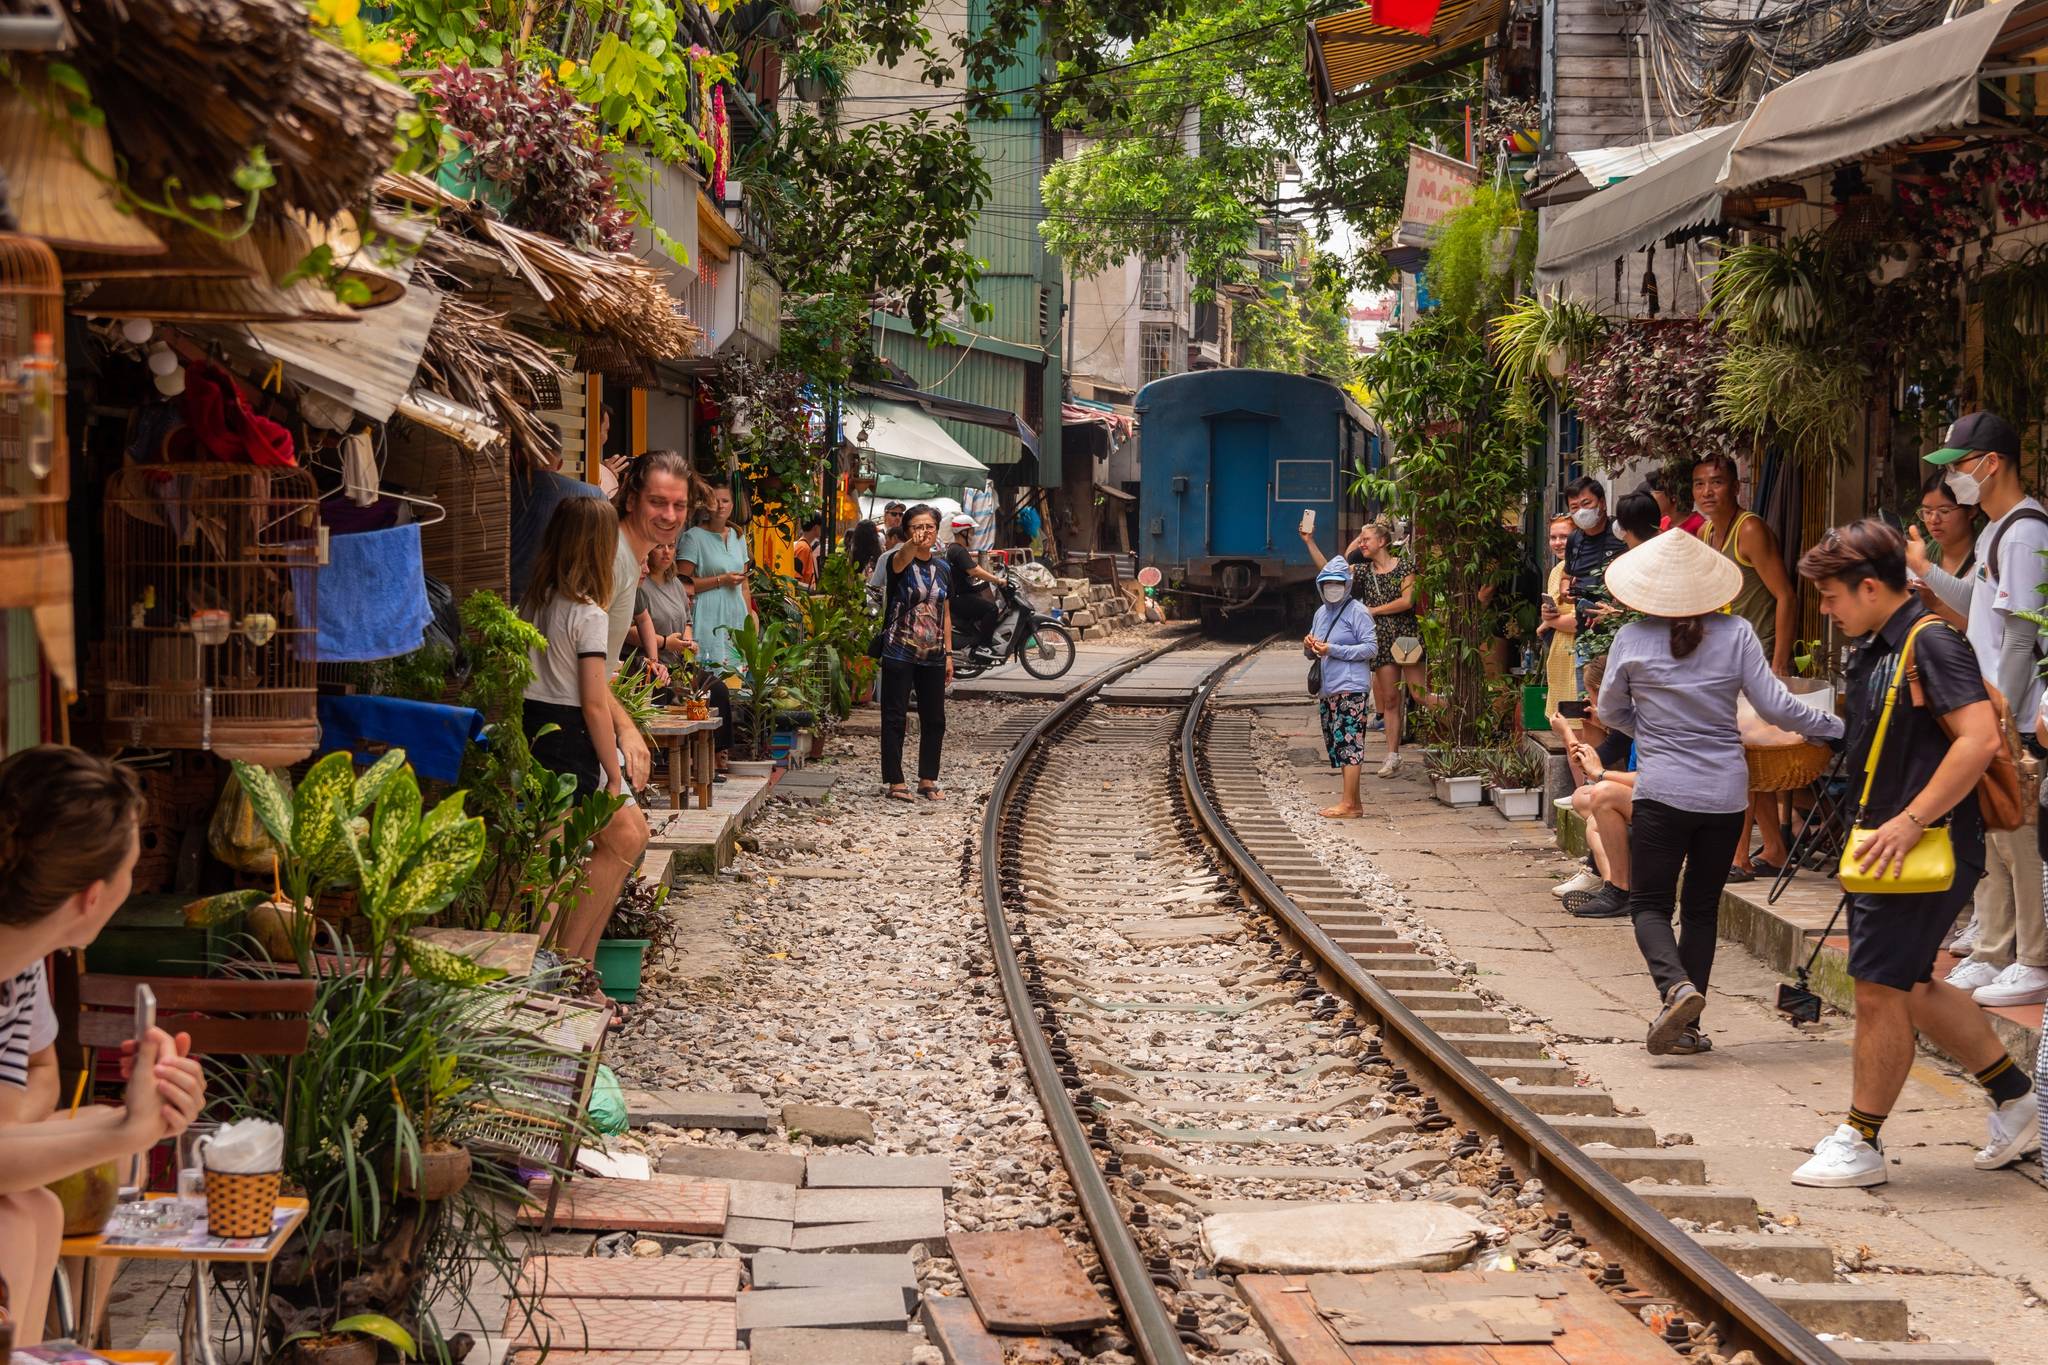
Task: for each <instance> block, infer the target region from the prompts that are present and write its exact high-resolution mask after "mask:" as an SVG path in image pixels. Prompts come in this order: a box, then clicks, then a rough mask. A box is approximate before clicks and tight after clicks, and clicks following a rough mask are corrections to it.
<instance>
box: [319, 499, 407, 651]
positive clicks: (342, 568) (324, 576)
mask: <svg viewBox="0 0 2048 1365" xmlns="http://www.w3.org/2000/svg"><path fill="white" fill-rule="evenodd" d="M432 619H433V612H432V610H431V609H430V608H429V607H428V605H427V572H426V569H425V567H424V566H423V564H422V562H421V559H420V528H419V527H418V526H393V527H392V528H390V529H389V530H386V531H363V532H359V533H358V534H356V535H352V536H333V537H330V538H329V540H328V542H327V563H326V564H324V565H322V566H321V568H320V578H319V622H320V630H319V635H318V643H317V645H316V648H317V650H318V652H317V654H316V655H315V656H314V657H316V658H318V659H319V661H320V662H321V663H323V664H339V663H359V662H362V661H364V660H368V659H395V658H397V657H398V656H399V655H401V654H410V653H412V652H413V651H414V650H416V649H418V648H419V647H420V641H421V640H422V639H424V638H425V636H426V633H427V623H428V622H429V621H430V620H432Z"/></svg>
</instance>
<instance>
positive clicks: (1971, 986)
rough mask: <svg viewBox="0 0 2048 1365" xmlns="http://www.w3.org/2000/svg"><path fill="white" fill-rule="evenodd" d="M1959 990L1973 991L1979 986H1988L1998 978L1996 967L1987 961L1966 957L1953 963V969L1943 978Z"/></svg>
mask: <svg viewBox="0 0 2048 1365" xmlns="http://www.w3.org/2000/svg"><path fill="white" fill-rule="evenodd" d="M1944 979H1945V980H1946V981H1947V982H1948V984H1949V985H1951V986H1954V987H1955V988H1956V989H1957V990H1959V991H1974V990H1976V989H1977V988H1978V987H1979V986H1988V985H1990V984H1991V983H1992V982H1994V981H1996V980H1998V968H1996V967H1994V966H1992V965H1991V964H1990V963H1989V962H1979V961H1978V960H1977V959H1976V958H1974V957H1973V958H1968V959H1966V960H1964V961H1962V962H1958V963H1957V964H1956V965H1955V969H1954V970H1953V971H1951V972H1950V973H1949V974H1948V976H1947V977H1945V978H1944Z"/></svg>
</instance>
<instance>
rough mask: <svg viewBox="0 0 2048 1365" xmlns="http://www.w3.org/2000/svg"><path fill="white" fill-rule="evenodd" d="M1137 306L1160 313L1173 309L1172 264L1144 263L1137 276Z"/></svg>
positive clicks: (1166, 262)
mask: <svg viewBox="0 0 2048 1365" xmlns="http://www.w3.org/2000/svg"><path fill="white" fill-rule="evenodd" d="M1138 306H1139V307H1140V308H1150V309H1155V310H1158V311H1160V312H1164V311H1165V310H1167V309H1169V308H1171V307H1173V263H1172V262H1171V261H1150V260H1148V261H1146V262H1145V268H1144V270H1142V271H1141V272H1140V273H1139V276H1138Z"/></svg>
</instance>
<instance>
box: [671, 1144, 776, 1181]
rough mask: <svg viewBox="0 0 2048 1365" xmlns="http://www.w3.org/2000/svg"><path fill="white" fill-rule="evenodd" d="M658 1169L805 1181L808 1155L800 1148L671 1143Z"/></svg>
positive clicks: (714, 1176) (728, 1177) (735, 1177)
mask: <svg viewBox="0 0 2048 1365" xmlns="http://www.w3.org/2000/svg"><path fill="white" fill-rule="evenodd" d="M656 1169H657V1170H659V1171H661V1172H662V1173H663V1174H665V1175H691V1176H701V1177H707V1178H711V1179H718V1180H769V1181H774V1182H776V1183H778V1184H784V1185H801V1184H802V1183H803V1179H804V1158H803V1156H802V1155H801V1154H799V1153H796V1152H750V1151H744V1150H741V1149H737V1148H732V1147H697V1146H682V1147H671V1148H669V1149H668V1150H667V1151H665V1152H663V1153H662V1154H661V1160H660V1161H659V1162H658V1163H657V1164H656Z"/></svg>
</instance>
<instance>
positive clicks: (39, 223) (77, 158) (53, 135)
mask: <svg viewBox="0 0 2048 1365" xmlns="http://www.w3.org/2000/svg"><path fill="white" fill-rule="evenodd" d="M17 60H18V61H20V60H21V59H20V58H18V57H17ZM20 70H21V84H20V86H19V87H16V86H15V85H14V84H12V83H11V82H7V81H0V169H4V170H5V171H6V173H7V199H8V205H9V207H10V208H12V209H13V211H14V221H15V222H16V223H18V224H20V226H21V230H22V231H23V232H24V233H26V234H28V235H29V236H31V237H40V238H42V239H43V240H44V241H45V242H48V243H49V244H50V245H51V246H53V247H69V248H75V249H77V250H80V251H104V252H111V253H115V254H120V255H131V256H155V255H160V254H161V253H162V252H163V249H164V244H163V243H162V242H161V241H159V240H158V239H157V235H156V234H155V233H153V232H151V231H150V230H149V229H148V228H147V227H145V226H143V224H142V223H141V222H140V221H139V220H138V219H136V218H135V216H134V215H132V214H128V213H124V212H122V211H121V208H120V199H119V197H118V196H117V195H116V193H115V191H114V187H113V186H112V185H111V184H110V183H108V181H109V180H111V178H112V177H113V174H114V144H113V142H112V140H111V139H109V138H108V137H107V130H106V128H105V127H103V126H101V127H96V126H93V125H91V124H86V123H80V122H78V121H76V120H74V119H71V118H68V117H66V116H65V115H64V113H63V102H62V98H61V96H59V95H58V94H57V92H55V91H53V90H52V89H51V88H50V84H49V81H48V79H47V78H46V77H45V76H44V74H43V69H42V67H41V66H40V65H38V64H34V63H31V62H27V61H22V62H21V67H20ZM95 173H97V174H95ZM102 176H105V177H107V179H101V177H102Z"/></svg>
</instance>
